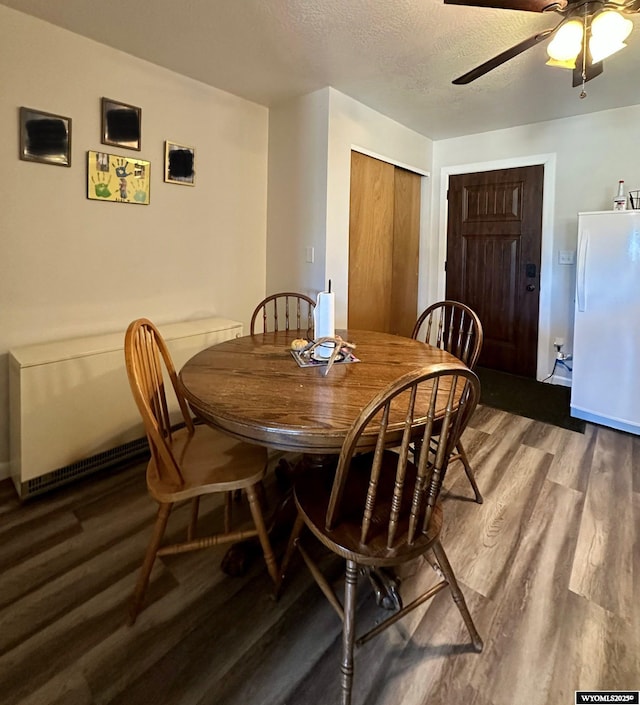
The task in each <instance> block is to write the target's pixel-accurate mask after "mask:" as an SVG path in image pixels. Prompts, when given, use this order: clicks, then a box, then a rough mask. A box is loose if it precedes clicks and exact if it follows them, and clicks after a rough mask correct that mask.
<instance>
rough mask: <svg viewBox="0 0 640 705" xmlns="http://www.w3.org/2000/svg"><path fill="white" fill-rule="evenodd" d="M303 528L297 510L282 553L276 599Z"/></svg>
mask: <svg viewBox="0 0 640 705" xmlns="http://www.w3.org/2000/svg"><path fill="white" fill-rule="evenodd" d="M303 528H304V519H303V518H302V514H300V513H299V512H298V513H297V514H296V519H295V521H294V523H293V528H292V529H291V535H290V536H289V543H288V544H287V550H286V551H285V553H284V558H283V559H282V563H281V565H280V583H279V585H278V589H277V590H276V599H278V598H279V597H280V594H281V592H282V585H283V583H284V579H285V576H286V574H287V570H288V568H289V563H290V562H291V559H292V558H293V554H294V552H295V550H296V545H297V543H298V539H299V538H300V534H301V533H302V529H303Z"/></svg>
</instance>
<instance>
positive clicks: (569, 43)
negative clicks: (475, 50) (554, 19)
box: [444, 0, 640, 98]
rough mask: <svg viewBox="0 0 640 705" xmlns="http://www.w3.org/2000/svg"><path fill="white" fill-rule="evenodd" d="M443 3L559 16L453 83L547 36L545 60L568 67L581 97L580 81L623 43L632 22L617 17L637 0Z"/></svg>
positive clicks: (635, 8)
mask: <svg viewBox="0 0 640 705" xmlns="http://www.w3.org/2000/svg"><path fill="white" fill-rule="evenodd" d="M444 3H445V5H467V6H470V7H491V8H497V9H503V10H523V11H525V12H555V13H558V14H560V15H562V16H563V19H562V20H561V21H560V22H559V23H558V24H557V25H556V26H555V27H552V28H551V29H545V30H544V31H543V32H539V33H538V34H534V35H533V36H531V37H529V38H527V39H525V40H523V41H522V42H519V43H518V44H516V45H515V46H512V47H511V48H509V49H507V50H505V51H503V52H501V53H500V54H498V55H497V56H494V57H493V58H491V59H489V60H488V61H485V62H484V63H482V64H480V65H479V66H476V67H475V68H474V69H472V70H471V71H468V72H467V73H465V74H463V75H462V76H459V77H458V78H456V79H455V80H454V81H453V83H454V84H456V85H464V84H467V83H471V81H475V80H476V79H477V78H480V76H484V75H485V74H486V73H489V71H492V70H493V69H495V68H496V67H498V66H500V65H501V64H504V63H505V62H506V61H509V59H513V58H514V57H515V56H518V54H521V53H522V52H524V51H526V50H527V49H530V48H531V47H534V46H535V45H536V44H539V43H540V42H543V41H545V40H546V39H551V42H550V43H549V46H548V47H547V53H548V54H549V61H547V64H549V65H551V66H560V67H562V68H570V69H573V86H574V88H575V87H576V86H580V85H582V93H581V94H580V97H581V98H584V97H585V96H586V93H585V92H584V84H585V83H586V81H590V80H591V79H592V78H595V77H596V76H599V75H600V74H601V73H602V60H603V59H604V58H606V57H607V56H611V54H613V53H615V52H616V51H618V50H620V49H622V48H624V47H625V46H626V44H625V43H624V40H625V39H626V38H627V36H628V35H629V34H630V32H631V30H632V29H633V23H632V22H631V20H629V19H627V18H625V17H624V16H623V15H629V14H637V13H640V0H627V1H626V2H620V3H618V2H612V1H610V0H444Z"/></svg>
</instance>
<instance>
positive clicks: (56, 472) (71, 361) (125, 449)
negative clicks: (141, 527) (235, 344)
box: [9, 317, 242, 499]
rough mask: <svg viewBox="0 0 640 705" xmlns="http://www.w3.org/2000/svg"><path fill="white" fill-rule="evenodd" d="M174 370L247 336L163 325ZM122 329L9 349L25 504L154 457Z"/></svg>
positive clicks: (218, 327) (13, 425)
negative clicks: (89, 477) (133, 389)
mask: <svg viewBox="0 0 640 705" xmlns="http://www.w3.org/2000/svg"><path fill="white" fill-rule="evenodd" d="M158 327H159V329H160V332H161V333H162V335H163V337H164V338H165V340H166V341H167V345H168V346H169V349H170V351H171V355H172V357H173V361H174V364H175V366H176V369H177V370H179V369H180V368H181V367H182V365H184V363H185V362H186V361H187V360H188V359H189V358H190V357H192V356H193V355H195V354H196V353H197V352H199V351H200V350H204V348H206V347H209V346H210V345H214V344H216V343H220V342H222V341H224V340H229V339H231V338H235V337H237V336H239V335H242V324H241V323H239V322H237V321H232V320H229V319H226V318H218V317H215V318H205V319H201V320H195V321H182V322H179V323H172V324H168V325H163V326H162V325H159V326H158ZM123 348H124V331H122V333H109V334H106V335H97V336H91V337H86V338H74V339H71V340H60V341H55V342H50V343H42V344H38V345H28V346H25V347H21V348H15V349H13V350H10V351H9V409H10V418H9V426H10V466H11V477H12V478H13V482H14V484H15V486H16V489H17V491H18V494H19V495H20V497H21V499H27V498H29V497H32V496H34V495H38V494H41V493H43V492H46V491H48V490H50V489H53V488H54V487H59V486H60V485H63V484H66V483H67V482H70V481H71V480H74V479H77V478H79V477H83V476H85V475H88V474H90V473H93V472H96V471H98V470H104V469H106V468H109V467H113V466H114V465H117V464H119V463H122V462H124V461H127V460H130V459H133V458H135V457H137V456H141V455H143V454H145V453H147V452H148V448H147V440H146V437H145V436H144V429H143V426H142V421H141V419H140V414H139V412H138V409H137V407H136V405H135V402H134V400H133V397H132V395H131V389H130V388H129V382H128V380H127V373H126V368H125V362H124V350H123Z"/></svg>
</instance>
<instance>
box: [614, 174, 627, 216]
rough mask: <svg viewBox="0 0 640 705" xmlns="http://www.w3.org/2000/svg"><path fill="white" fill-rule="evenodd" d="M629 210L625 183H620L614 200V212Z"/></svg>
mask: <svg viewBox="0 0 640 705" xmlns="http://www.w3.org/2000/svg"><path fill="white" fill-rule="evenodd" d="M626 209H627V196H626V194H625V192H624V181H618V193H617V194H616V197H615V198H614V199H613V210H614V211H624V210H626Z"/></svg>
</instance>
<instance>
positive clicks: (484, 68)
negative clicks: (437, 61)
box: [452, 25, 559, 86]
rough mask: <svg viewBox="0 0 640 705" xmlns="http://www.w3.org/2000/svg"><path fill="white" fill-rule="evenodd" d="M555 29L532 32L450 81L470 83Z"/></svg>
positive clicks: (461, 83)
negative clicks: (527, 36) (530, 35)
mask: <svg viewBox="0 0 640 705" xmlns="http://www.w3.org/2000/svg"><path fill="white" fill-rule="evenodd" d="M558 26H559V25H558ZM556 29H557V27H554V28H553V29H545V31H544V32H540V33H539V34H534V35H533V36H532V37H529V38H528V39H525V40H524V41H522V42H520V43H519V44H516V45H515V46H512V47H511V48H510V49H507V50H506V51H503V52H502V53H501V54H498V55H497V56H494V57H493V59H489V61H485V62H484V64H480V66H476V67H475V69H471V71H468V72H467V73H465V74H464V75H462V76H459V77H458V78H456V79H455V80H454V81H452V83H454V84H455V85H456V86H462V85H465V84H467V83H471V81H475V80H476V78H480V76H484V75H485V73H489V71H492V70H493V69H495V68H496V67H498V66H500V64H504V63H505V61H509V59H513V57H514V56H518V54H522V52H523V51H526V50H527V49H530V48H531V47H533V46H535V45H536V44H539V43H540V42H542V41H543V40H545V39H546V38H547V37H549V36H550V35H551V34H553V33H554V32H555V31H556Z"/></svg>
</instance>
